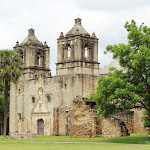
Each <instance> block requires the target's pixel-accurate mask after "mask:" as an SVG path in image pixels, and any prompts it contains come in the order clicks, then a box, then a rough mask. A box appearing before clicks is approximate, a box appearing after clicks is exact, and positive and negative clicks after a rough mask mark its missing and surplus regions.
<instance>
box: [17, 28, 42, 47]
mask: <svg viewBox="0 0 150 150" xmlns="http://www.w3.org/2000/svg"><path fill="white" fill-rule="evenodd" d="M28 31H29V34H28V36H27V37H26V38H25V39H24V40H23V41H22V42H21V44H20V45H24V44H30V43H31V44H38V45H42V42H40V41H39V40H38V39H37V38H36V37H35V34H34V29H32V28H31V29H29V30H28Z"/></svg>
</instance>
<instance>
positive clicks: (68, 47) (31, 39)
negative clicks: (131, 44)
mask: <svg viewBox="0 0 150 150" xmlns="http://www.w3.org/2000/svg"><path fill="white" fill-rule="evenodd" d="M57 45H58V46H57V63H56V75H55V76H54V77H52V75H51V70H50V60H49V56H50V48H49V47H48V45H47V43H46V42H44V44H43V43H42V42H40V41H39V40H38V39H37V38H36V36H35V33H34V29H29V34H28V36H27V37H26V38H25V39H24V40H23V42H22V43H20V44H19V42H17V43H16V45H15V47H14V51H16V52H17V53H18V54H19V55H20V58H21V60H22V68H23V69H24V72H23V74H22V76H21V77H20V78H19V80H18V82H17V83H16V84H13V83H11V87H10V138H33V137H36V135H57V136H58V135H69V134H70V136H71V137H95V136H96V134H103V135H104V136H105V135H107V136H108V135H109V136H112V135H113V136H124V135H128V134H127V128H128V129H129V131H130V132H139V131H140V132H144V126H143V123H142V122H141V121H140V116H141V111H135V114H134V115H132V116H129V115H127V116H126V115H125V114H121V113H120V114H117V115H115V116H114V117H115V118H116V119H113V118H112V119H107V120H104V119H102V118H101V117H98V116H96V107H95V103H94V102H91V101H88V100H87V98H88V97H89V94H90V93H94V92H95V90H96V87H97V81H98V79H99V77H100V76H101V75H102V74H101V75H100V74H99V62H98V39H97V37H96V35H95V33H93V34H92V35H90V34H89V33H88V32H87V31H86V30H85V29H84V28H83V26H82V24H81V19H80V18H77V19H75V25H74V27H73V28H72V29H71V30H70V31H69V32H68V33H67V34H66V35H65V36H64V35H63V33H62V32H61V33H60V36H59V38H58V40H57ZM115 64H116V63H115ZM103 75H106V74H105V73H103ZM83 97H84V98H85V99H83ZM118 118H120V121H121V124H120V123H119V122H118V121H117V120H118ZM110 126H111V128H110ZM114 131H116V133H117V134H116V135H115V134H114V133H113V132H114Z"/></svg>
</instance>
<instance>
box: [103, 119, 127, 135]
mask: <svg viewBox="0 0 150 150" xmlns="http://www.w3.org/2000/svg"><path fill="white" fill-rule="evenodd" d="M102 135H103V137H120V136H128V135H130V134H129V132H128V129H127V127H126V125H125V123H124V122H123V121H121V120H120V119H118V118H115V117H113V116H111V117H109V118H107V119H103V120H102Z"/></svg>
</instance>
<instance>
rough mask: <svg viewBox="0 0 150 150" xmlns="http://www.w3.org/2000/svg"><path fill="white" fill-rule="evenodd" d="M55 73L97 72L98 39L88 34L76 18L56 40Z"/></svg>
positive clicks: (96, 73) (92, 73) (93, 73)
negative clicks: (67, 29) (67, 30)
mask: <svg viewBox="0 0 150 150" xmlns="http://www.w3.org/2000/svg"><path fill="white" fill-rule="evenodd" d="M57 44H58V46H57V63H56V75H65V74H91V75H98V74H99V63H98V39H97V37H96V35H95V33H93V34H92V35H90V34H89V33H88V32H87V31H86V30H85V29H84V28H83V26H82V24H81V19H80V18H76V19H75V24H74V27H73V28H72V29H71V30H70V31H69V32H68V33H67V34H66V35H65V36H64V35H63V33H62V32H61V33H60V36H59V38H58V40H57Z"/></svg>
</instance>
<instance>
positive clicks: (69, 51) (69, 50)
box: [67, 45, 71, 58]
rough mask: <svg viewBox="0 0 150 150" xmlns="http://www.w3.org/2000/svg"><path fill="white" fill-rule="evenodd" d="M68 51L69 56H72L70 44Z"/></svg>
mask: <svg viewBox="0 0 150 150" xmlns="http://www.w3.org/2000/svg"><path fill="white" fill-rule="evenodd" d="M67 52H68V58H70V56H71V47H70V45H68V50H67Z"/></svg>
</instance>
